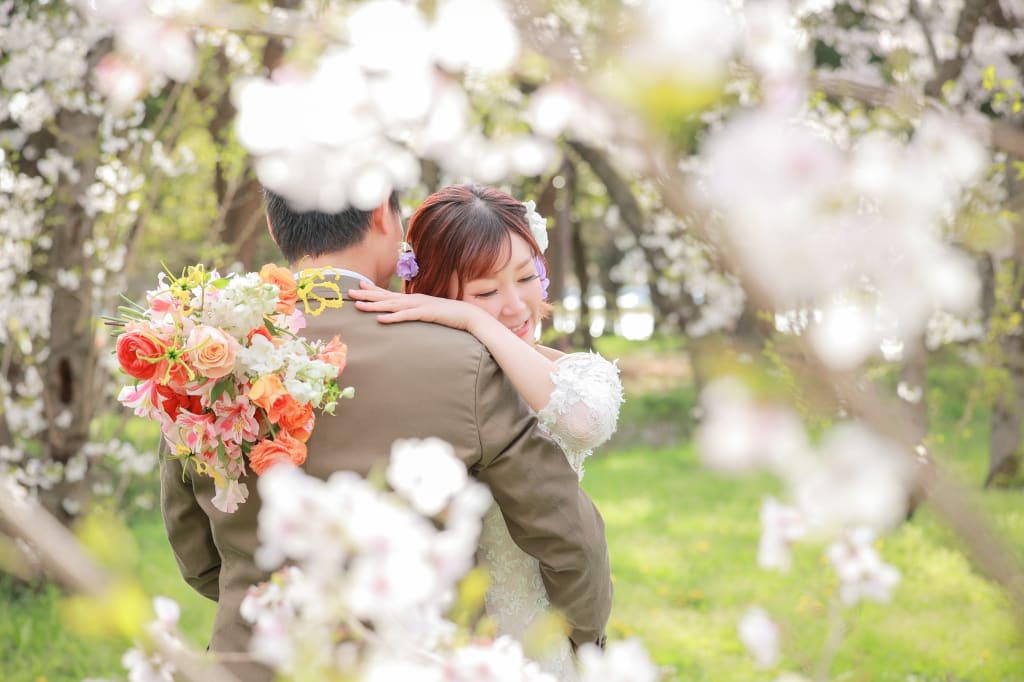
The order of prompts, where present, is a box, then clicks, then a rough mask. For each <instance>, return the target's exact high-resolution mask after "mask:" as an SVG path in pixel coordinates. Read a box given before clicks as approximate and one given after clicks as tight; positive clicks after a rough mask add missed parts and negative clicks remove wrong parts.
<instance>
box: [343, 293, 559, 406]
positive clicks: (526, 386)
mask: <svg viewBox="0 0 1024 682" xmlns="http://www.w3.org/2000/svg"><path fill="white" fill-rule="evenodd" d="M362 286H363V287H364V288H361V289H351V290H349V292H348V293H349V296H350V297H351V298H352V299H354V300H355V302H356V308H358V309H359V310H364V311H367V312H375V313H381V314H379V315H377V320H378V321H380V322H383V323H385V324H391V323H395V322H408V321H411V320H419V321H422V322H433V323H436V324H443V325H445V326H446V327H452V328H454V329H463V330H465V331H468V332H469V333H470V334H472V335H473V336H475V337H476V338H477V339H479V341H480V343H482V344H484V346H486V347H487V350H488V351H490V353H491V355H492V356H494V359H495V361H496V362H497V363H498V365H499V366H500V367H501V370H502V371H503V372H504V373H505V376H507V377H508V378H509V379H510V380H511V381H512V385H513V386H514V387H515V389H516V391H517V392H518V393H519V395H520V396H522V397H523V400H525V401H526V404H527V405H529V406H530V407H531V408H533V410H534V411H537V412H539V411H540V410H542V409H543V408H544V407H545V406H546V405H547V404H548V402H549V401H550V399H551V393H552V391H554V389H555V385H554V383H553V382H552V381H551V374H552V372H554V371H555V363H554V362H552V361H551V360H549V359H548V358H546V357H544V356H543V355H541V354H540V352H538V351H537V350H535V349H534V348H533V347H532V346H531V345H530V344H528V343H525V342H524V341H523V340H522V339H520V338H519V337H517V336H516V335H515V334H513V333H512V331H511V330H510V329H508V328H507V327H505V325H503V324H501V322H499V321H498V320H496V319H494V318H493V317H491V316H490V315H488V314H487V313H486V312H484V311H483V310H481V309H480V308H477V307H476V306H474V305H472V304H470V303H466V302H464V301H456V300H452V299H447V298H437V297H435V296H426V295H424V294H401V293H398V292H394V291H387V290H386V289H379V288H375V287H374V288H371V287H370V285H367V284H364V285H362Z"/></svg>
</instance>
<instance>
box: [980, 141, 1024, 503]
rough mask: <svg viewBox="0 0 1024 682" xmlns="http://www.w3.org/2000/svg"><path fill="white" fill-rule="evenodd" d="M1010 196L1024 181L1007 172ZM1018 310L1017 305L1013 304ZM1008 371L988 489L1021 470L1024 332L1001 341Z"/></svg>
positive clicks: (1022, 240)
mask: <svg viewBox="0 0 1024 682" xmlns="http://www.w3.org/2000/svg"><path fill="white" fill-rule="evenodd" d="M1015 160H1018V159H1015V158H1014V157H1012V156H1011V157H1009V158H1007V160H1006V166H1007V168H1012V167H1013V161H1015ZM1006 183H1007V190H1008V191H1007V195H1008V197H1009V199H1010V201H1009V205H1010V207H1011V208H1012V207H1014V205H1015V204H1017V203H1018V202H1020V201H1021V199H1022V197H1024V180H1018V179H1017V177H1016V174H1015V173H1013V172H1007V174H1006ZM1013 260H1014V262H1013V281H1014V282H1015V283H1017V282H1020V281H1021V279H1020V278H1021V274H1022V273H1021V268H1024V235H1022V234H1021V228H1020V227H1019V226H1018V227H1017V229H1016V230H1015V233H1014V246H1013ZM1020 293H1021V292H1020V291H1019V290H1018V291H1015V292H1014V293H1013V294H1012V296H1013V300H1014V301H1017V300H1019V299H1020ZM1014 308H1016V305H1014ZM1000 347H1001V349H1002V351H1003V356H1004V362H1005V366H1006V371H1007V372H1008V373H1009V378H1010V390H1009V393H1006V392H1003V393H1001V394H1000V395H999V397H997V398H996V401H995V404H994V405H993V406H992V424H991V429H990V431H989V443H988V446H989V451H988V474H986V476H985V487H988V486H990V485H992V483H994V482H995V481H996V480H997V479H998V478H999V477H1000V476H1013V475H1014V474H1015V473H1016V472H1017V470H1018V468H1019V467H1020V426H1021V422H1022V421H1024V333H1021V332H1020V330H1018V333H1016V334H1008V335H1007V336H1005V337H1003V338H1002V339H1000Z"/></svg>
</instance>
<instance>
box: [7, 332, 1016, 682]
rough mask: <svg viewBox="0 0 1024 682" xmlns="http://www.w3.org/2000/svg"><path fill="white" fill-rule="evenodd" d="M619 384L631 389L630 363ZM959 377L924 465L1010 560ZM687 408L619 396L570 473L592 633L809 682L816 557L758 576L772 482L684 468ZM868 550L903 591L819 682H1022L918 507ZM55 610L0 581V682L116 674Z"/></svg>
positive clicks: (955, 557)
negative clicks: (756, 610) (759, 624)
mask: <svg viewBox="0 0 1024 682" xmlns="http://www.w3.org/2000/svg"><path fill="white" fill-rule="evenodd" d="M630 348H632V349H633V350H632V351H631V350H630ZM612 350H616V348H612ZM618 350H620V351H621V353H620V354H623V355H626V354H629V355H630V357H632V358H634V359H635V358H636V357H638V356H645V357H653V358H655V359H658V360H659V361H660V360H662V359H663V356H664V355H665V354H671V353H678V352H679V349H678V346H667V345H666V344H665V343H664V342H656V343H650V344H641V345H639V346H631V347H626V346H623V348H621V349H618ZM602 351H605V352H607V351H608V349H605V348H602ZM608 354H609V355H612V356H614V355H616V353H610V352H609V353H608ZM624 364H626V363H624ZM659 366H660V365H659ZM634 371H635V372H636V373H635V375H634V376H636V377H637V378H638V380H643V378H644V371H643V366H642V365H641V366H640V367H639V368H634ZM625 374H626V372H625V371H624V375H625ZM972 377H973V374H972V373H971V372H970V371H969V370H966V369H964V368H963V367H962V366H954V365H952V364H950V363H944V364H941V365H937V366H935V367H934V368H933V369H932V372H931V376H930V382H931V383H930V391H929V409H930V414H931V417H932V420H933V425H934V426H935V428H934V430H933V440H934V448H933V452H934V455H935V457H936V458H937V459H938V460H939V461H941V462H942V463H943V464H944V465H945V466H946V467H947V468H948V469H949V470H950V471H951V472H952V473H953V474H954V475H955V476H956V477H958V479H959V480H961V481H962V482H963V484H964V486H965V488H966V489H967V490H969V491H971V492H970V493H969V494H970V496H971V498H972V501H973V502H974V503H975V504H976V505H977V506H979V507H980V508H981V509H983V510H984V511H985V512H987V514H988V516H989V517H990V518H991V519H992V521H993V525H994V527H995V528H996V530H997V532H998V533H999V534H1000V535H1001V536H1002V537H1004V538H1005V539H1006V540H1008V541H1009V542H1010V544H1011V545H1012V546H1013V547H1014V548H1016V549H1015V551H1017V552H1018V553H1021V552H1024V505H1022V504H1021V502H1022V501H1024V498H1022V491H1021V490H1020V489H1019V488H1018V489H996V490H990V491H984V492H983V491H981V490H979V485H980V482H981V480H982V479H983V477H984V472H985V465H986V459H985V458H986V452H987V450H986V448H987V442H986V434H987V429H986V427H987V420H988V418H989V413H988V411H987V410H986V409H984V407H983V406H979V408H978V409H977V410H976V411H975V413H974V415H973V416H972V417H971V418H970V419H968V420H966V422H965V423H964V424H963V425H962V428H958V425H959V422H960V421H961V417H962V414H963V402H964V396H965V395H966V393H967V390H968V388H969V386H970V384H971V382H972ZM628 388H629V385H628V384H627V389H628ZM694 404H695V392H694V390H693V388H692V387H691V386H689V385H686V384H684V385H676V386H659V387H657V388H656V389H653V390H651V391H650V392H639V391H638V392H636V393H631V394H629V395H628V402H627V403H626V405H625V407H624V411H623V415H622V426H623V431H624V433H626V434H628V437H626V438H622V439H619V440H617V441H616V442H615V443H613V444H612V445H611V446H610V447H608V448H605V452H604V453H603V454H599V455H598V456H596V457H595V458H594V459H593V460H592V461H591V462H590V463H588V465H587V475H586V478H585V479H584V487H585V488H586V489H587V490H588V492H589V493H590V494H591V496H592V497H593V498H594V500H595V501H596V503H597V505H598V506H599V507H600V509H601V511H602V513H603V514H604V518H605V521H606V525H607V531H608V540H609V546H610V552H611V557H612V568H613V574H614V580H615V606H614V610H613V613H612V619H611V622H610V624H609V634H610V636H611V637H612V638H613V639H615V638H622V637H628V636H636V637H639V638H640V639H641V640H642V641H643V642H644V644H645V645H646V646H647V647H648V649H649V650H650V651H651V653H652V655H653V657H654V659H655V661H656V662H657V663H658V664H659V665H661V666H663V667H664V669H665V671H666V676H665V679H666V680H686V681H687V682H689V681H699V680H708V681H712V680H714V681H715V682H733V681H740V682H742V681H747V680H750V681H752V682H760V681H764V682H771V681H774V680H776V678H777V677H778V673H779V671H780V670H783V669H785V670H794V671H798V672H801V673H803V674H805V675H808V676H813V674H814V672H815V670H816V667H817V666H818V665H819V659H820V656H821V652H822V649H823V646H824V642H825V640H826V636H827V629H828V626H829V617H828V610H829V605H830V602H831V600H832V593H833V591H834V589H835V579H834V577H833V574H832V571H831V569H830V568H829V567H828V566H827V565H826V564H824V563H823V560H822V548H821V547H815V546H804V547H799V548H798V549H797V551H796V553H795V555H794V565H793V568H792V570H791V571H790V572H789V573H777V572H766V571H762V570H760V569H758V567H757V564H756V554H757V542H758V535H759V531H760V529H759V521H758V512H759V507H760V504H761V499H762V497H763V496H764V495H768V494H776V495H777V494H779V493H780V487H779V484H778V483H777V482H776V481H774V480H772V479H768V478H741V479H734V478H724V477H721V476H718V475H715V474H712V473H710V472H707V471H705V470H703V469H701V468H700V467H699V465H698V463H697V458H696V455H695V453H694V451H693V449H692V446H691V445H690V444H689V443H688V441H687V440H686V438H687V436H688V435H689V434H690V433H691V431H692V427H693V423H692V421H693V420H692V417H691V416H690V410H691V408H692V407H693V405H694ZM652 433H654V434H655V435H656V436H657V435H658V434H661V435H665V434H668V436H670V437H669V438H667V439H662V438H657V437H656V438H654V439H653V440H654V441H655V442H659V443H671V444H669V445H664V446H659V447H652V446H650V445H644V444H642V443H643V442H644V438H646V436H649V435H651V434H652ZM680 438H682V439H683V440H681V441H680V440H679V439H680ZM154 486H155V484H154ZM154 489H155V488H154ZM129 518H130V521H131V523H130V529H131V533H132V536H133V537H134V539H135V542H136V543H137V545H138V560H137V561H136V562H135V563H134V569H133V575H134V576H135V577H136V578H137V579H138V580H139V582H140V583H141V584H142V586H143V588H144V589H145V590H146V591H147V593H148V594H150V595H157V594H163V595H167V596H170V597H172V598H174V599H176V600H177V601H178V602H179V603H180V604H181V606H182V629H183V631H184V632H185V633H186V635H187V636H188V638H189V639H190V640H191V641H192V643H193V644H195V645H197V646H198V647H199V648H202V647H203V646H204V645H205V641H206V638H207V636H208V634H209V631H210V626H211V624H212V616H213V608H212V606H213V605H212V604H211V603H210V602H207V601H206V600H204V599H203V598H201V597H199V596H197V595H195V593H193V592H192V591H191V590H190V589H189V588H188V587H187V586H186V585H185V584H184V582H182V581H181V579H180V577H179V576H178V571H177V567H176V565H175V563H174V559H173V557H172V555H171V552H170V549H169V547H168V545H167V541H166V539H165V537H164V532H163V527H162V524H161V521H160V519H159V516H158V514H157V513H156V512H154V511H149V512H137V513H134V514H132V515H131V516H130V517H129ZM881 553H882V555H883V557H884V558H885V559H886V560H887V561H889V562H891V563H893V564H894V565H895V566H896V567H897V568H898V569H899V570H900V571H901V573H902V574H903V578H904V579H903V581H902V582H901V584H900V586H899V587H898V588H897V590H896V591H895V593H894V598H893V601H892V602H891V603H889V604H874V603H865V604H861V605H858V606H856V607H853V608H851V609H847V610H846V611H845V612H844V614H843V624H844V627H845V634H844V637H843V638H842V642H841V646H840V647H839V650H838V653H837V655H836V657H835V659H834V661H833V662H832V664H831V666H830V669H829V672H830V679H831V680H833V681H835V682H868V681H871V682H875V681H880V682H887V681H891V682H954V681H955V682H967V681H970V682H1009V681H1011V680H1013V681H1020V680H1024V642H1022V634H1021V632H1020V631H1019V630H1017V629H1015V626H1014V624H1013V622H1012V618H1011V615H1010V610H1009V607H1008V605H1007V600H1006V597H1005V595H1004V594H1003V592H1002V591H1001V590H1000V589H999V588H998V587H996V586H994V585H992V584H991V583H989V582H988V581H986V580H985V579H984V578H983V577H981V576H980V574H979V573H978V571H977V570H975V569H974V568H973V567H972V566H971V564H970V562H969V561H968V560H967V559H966V558H965V555H964V553H963V552H962V551H961V550H960V549H959V548H958V546H957V543H956V541H955V539H954V538H953V537H952V535H951V533H950V531H948V530H947V529H946V528H945V527H944V526H942V525H941V524H940V523H939V522H938V521H937V520H936V518H935V517H934V516H933V515H932V513H931V512H930V510H929V509H928V507H927V506H925V507H923V508H922V509H921V510H919V512H918V513H917V514H916V515H915V516H914V518H913V520H912V521H911V522H909V523H907V524H905V525H904V526H903V527H901V528H900V529H899V530H898V531H897V532H896V533H894V534H893V535H891V536H889V537H887V538H885V539H884V541H883V542H882V543H881ZM60 601H61V594H60V592H59V591H58V590H57V589H56V588H54V587H53V586H49V585H43V586H37V587H36V588H35V589H34V590H28V591H26V590H25V589H23V588H19V589H13V588H12V586H11V584H10V582H3V581H2V580H0V682H7V681H12V682H20V681H22V680H25V681H27V682H36V681H38V680H47V681H58V680H59V681H63V680H69V681H70V680H81V679H83V678H85V677H109V678H122V676H123V673H122V672H121V667H120V657H121V654H122V653H123V651H124V649H125V648H127V647H128V646H129V644H128V643H127V642H125V641H116V640H115V641H112V640H93V639H87V638H85V637H82V636H79V635H76V634H74V633H71V632H69V631H68V629H67V628H66V626H65V625H64V623H63V622H62V618H61V614H60V608H59V605H60ZM751 605H759V606H761V607H763V608H765V609H766V610H767V611H768V612H769V613H770V614H771V615H772V616H773V617H774V618H775V619H776V620H777V622H779V623H780V625H781V626H782V628H783V638H784V649H785V657H784V660H783V662H782V664H781V665H780V668H779V670H771V671H763V670H758V669H756V668H754V667H753V665H752V662H751V659H750V657H749V656H748V655H747V653H746V652H745V651H744V649H743V646H742V645H741V643H740V642H739V639H738V637H737V634H736V625H737V623H738V621H739V618H740V617H741V616H742V614H743V613H744V611H745V610H746V609H747V608H748V607H749V606H751Z"/></svg>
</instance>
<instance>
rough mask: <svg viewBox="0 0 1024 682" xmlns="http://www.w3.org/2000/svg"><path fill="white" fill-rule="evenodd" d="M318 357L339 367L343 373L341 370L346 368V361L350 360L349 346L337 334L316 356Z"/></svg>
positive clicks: (339, 370)
mask: <svg viewBox="0 0 1024 682" xmlns="http://www.w3.org/2000/svg"><path fill="white" fill-rule="evenodd" d="M316 359H317V360H323V361H324V362H326V363H327V364H329V365H334V366H335V367H337V368H338V374H341V371H342V370H343V369H345V363H346V362H347V361H348V346H346V345H345V344H343V343H342V342H341V341H340V340H339V339H338V337H337V336H335V337H334V338H333V339H331V340H330V342H329V343H328V344H327V345H326V346H324V348H323V350H321V351H320V354H319V355H317V356H316Z"/></svg>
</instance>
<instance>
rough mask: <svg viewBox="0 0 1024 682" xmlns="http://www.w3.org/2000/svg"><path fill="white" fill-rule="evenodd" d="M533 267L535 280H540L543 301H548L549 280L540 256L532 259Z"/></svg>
mask: <svg viewBox="0 0 1024 682" xmlns="http://www.w3.org/2000/svg"><path fill="white" fill-rule="evenodd" d="M533 266H534V267H535V268H537V278H538V279H540V291H541V296H542V298H543V300H545V301H546V300H548V286H549V285H550V284H551V280H550V279H548V269H547V268H546V267H544V259H543V258H541V257H540V256H534V257H533Z"/></svg>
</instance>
